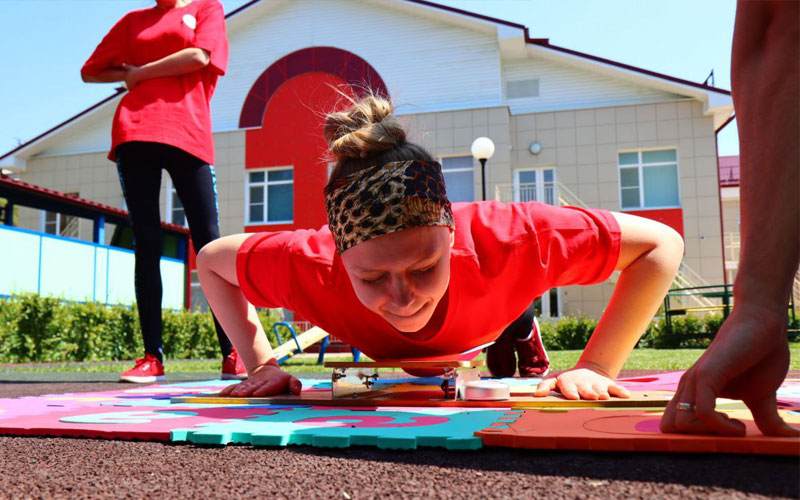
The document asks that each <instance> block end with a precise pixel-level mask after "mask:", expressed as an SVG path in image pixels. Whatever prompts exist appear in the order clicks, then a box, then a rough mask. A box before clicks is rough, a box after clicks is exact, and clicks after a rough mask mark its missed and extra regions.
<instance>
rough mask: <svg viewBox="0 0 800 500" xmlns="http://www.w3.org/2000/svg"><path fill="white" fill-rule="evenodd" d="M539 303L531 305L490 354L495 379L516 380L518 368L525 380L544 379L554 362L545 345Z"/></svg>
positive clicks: (494, 345)
mask: <svg viewBox="0 0 800 500" xmlns="http://www.w3.org/2000/svg"><path fill="white" fill-rule="evenodd" d="M535 303H536V301H533V302H531V305H530V306H528V308H527V309H526V310H525V311H524V312H523V313H522V314H521V315H520V316H519V317H518V318H517V319H515V320H514V321H513V322H512V323H511V324H510V325H508V326H507V327H506V329H505V330H503V333H502V334H501V335H500V337H498V339H497V340H496V341H495V343H494V344H492V345H491V346H489V348H488V349H487V350H486V364H487V365H488V367H489V371H490V372H492V376H494V377H498V378H504V377H513V376H514V372H516V371H517V365H518V366H519V372H520V373H519V374H520V376H521V377H532V376H543V375H544V374H546V373H547V371H548V370H549V367H550V360H549V359H548V358H547V353H546V352H545V350H544V345H543V344H542V341H541V335H540V331H539V325H538V323H537V322H536V307H535ZM515 351H516V352H517V354H518V357H519V361H517V356H516V355H515V354H514V352H515Z"/></svg>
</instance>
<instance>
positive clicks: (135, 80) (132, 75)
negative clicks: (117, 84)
mask: <svg viewBox="0 0 800 500" xmlns="http://www.w3.org/2000/svg"><path fill="white" fill-rule="evenodd" d="M122 69H123V70H124V71H125V87H127V88H128V90H133V88H134V87H136V86H137V85H139V82H141V81H142V78H141V68H139V66H134V65H133V64H128V63H122Z"/></svg>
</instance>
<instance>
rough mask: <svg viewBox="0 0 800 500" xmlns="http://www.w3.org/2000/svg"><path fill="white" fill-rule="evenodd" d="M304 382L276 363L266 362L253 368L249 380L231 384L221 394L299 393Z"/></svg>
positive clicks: (240, 395)
mask: <svg viewBox="0 0 800 500" xmlns="http://www.w3.org/2000/svg"><path fill="white" fill-rule="evenodd" d="M302 388H303V384H302V383H301V382H300V381H299V380H297V378H295V377H294V376H293V375H291V374H289V373H286V372H285V371H283V370H281V369H280V368H279V367H278V366H277V365H275V364H264V365H261V366H260V367H258V368H256V369H255V370H253V373H252V374H251V375H250V377H249V378H248V379H247V380H243V381H242V382H241V383H239V384H234V385H229V386H228V387H226V388H225V389H223V390H222V391H221V392H220V396H234V397H248V396H252V397H266V396H274V395H276V394H294V395H299V394H300V390H301V389H302Z"/></svg>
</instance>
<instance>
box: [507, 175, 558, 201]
mask: <svg viewBox="0 0 800 500" xmlns="http://www.w3.org/2000/svg"><path fill="white" fill-rule="evenodd" d="M514 201H539V202H542V203H548V204H550V205H558V196H557V193H556V171H555V169H553V168H524V169H523V168H521V169H517V170H514Z"/></svg>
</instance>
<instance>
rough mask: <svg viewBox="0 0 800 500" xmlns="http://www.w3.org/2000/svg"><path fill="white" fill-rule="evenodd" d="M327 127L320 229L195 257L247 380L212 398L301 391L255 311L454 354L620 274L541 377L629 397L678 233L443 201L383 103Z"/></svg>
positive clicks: (419, 354) (359, 344)
mask: <svg viewBox="0 0 800 500" xmlns="http://www.w3.org/2000/svg"><path fill="white" fill-rule="evenodd" d="M324 131H325V132H324V133H325V138H326V140H327V142H328V144H329V145H330V149H331V152H332V154H333V156H334V157H335V158H336V160H337V162H336V166H335V168H334V170H333V172H332V173H331V180H330V181H329V183H328V185H327V187H326V188H325V201H326V206H327V212H328V227H323V228H321V229H319V230H309V229H303V230H296V231H281V232H271V233H269V232H268V233H255V234H241V235H232V236H227V237H225V238H221V239H219V240H217V241H214V242H212V243H211V244H209V245H207V246H206V247H205V248H203V250H202V251H201V252H200V253H199V255H198V273H199V275H200V281H201V284H202V286H203V289H204V290H205V293H206V297H207V298H208V301H209V304H210V305H211V308H212V309H213V310H214V312H215V313H216V314H217V315H218V316H219V318H220V321H221V323H222V324H223V326H225V329H226V331H227V332H229V333H230V334H231V338H232V339H233V342H234V344H236V346H237V348H238V349H239V351H240V353H241V356H242V359H243V361H244V363H245V366H247V369H248V373H249V375H250V378H249V379H248V380H246V381H245V382H242V383H241V384H238V385H234V386H229V387H227V388H225V389H224V390H223V391H222V394H224V395H232V396H249V395H253V396H267V395H271V394H277V393H280V392H285V391H290V392H293V393H299V391H300V389H301V387H300V381H299V380H298V379H296V378H295V377H293V376H291V375H290V374H288V373H285V372H283V371H282V370H281V369H280V367H279V366H278V363H277V362H276V360H275V357H274V356H273V353H272V348H271V346H270V345H269V342H268V341H267V338H266V336H265V335H264V331H263V328H262V327H261V324H260V323H259V321H258V317H257V315H256V311H255V308H254V305H256V306H262V307H286V308H288V309H292V310H294V311H296V312H298V313H300V314H302V315H303V317H305V318H308V319H309V320H310V321H311V322H312V323H314V324H316V325H318V326H319V327H321V328H322V329H324V330H326V331H328V332H329V333H331V334H332V335H335V336H336V337H337V338H340V339H342V340H343V341H345V342H347V343H348V344H350V345H352V346H353V347H356V348H358V349H360V350H361V351H362V352H363V353H365V354H366V355H368V356H369V357H371V358H373V359H375V360H420V359H429V360H430V359H436V358H438V359H454V358H461V359H464V358H465V357H474V356H476V355H477V354H478V352H480V349H481V348H482V347H484V346H486V345H487V344H489V343H491V342H493V341H495V340H496V339H497V338H498V337H499V336H500V335H501V333H502V332H503V331H504V329H506V328H508V327H509V325H511V324H512V323H513V322H515V320H517V319H518V318H520V316H521V315H522V313H523V312H524V311H525V310H526V309H528V308H529V307H530V304H531V302H532V301H533V299H534V298H535V297H538V296H540V295H541V294H542V293H543V292H545V291H546V290H548V289H550V288H552V287H556V286H568V285H591V284H597V283H601V282H603V281H605V280H606V279H607V278H608V277H609V276H610V275H611V273H612V272H613V271H615V270H619V271H621V273H620V276H619V279H618V280H617V283H616V288H615V291H614V295H613V297H612V298H611V301H610V302H609V304H608V306H607V308H606V310H605V313H604V314H603V316H602V318H601V319H600V321H599V323H598V325H597V328H596V330H595V332H594V334H593V335H592V338H591V340H590V341H589V343H588V345H587V346H586V349H585V350H584V351H583V354H582V356H581V358H580V360H579V362H578V363H577V364H576V366H575V367H574V368H572V369H570V370H566V371H564V372H562V373H560V374H559V375H558V376H557V377H550V378H546V379H544V380H543V381H542V382H541V383H540V384H539V387H538V388H537V395H546V394H548V393H549V391H550V390H554V389H555V390H559V391H561V392H562V393H563V394H564V395H565V396H566V397H567V398H570V399H578V398H585V399H607V398H609V397H610V396H620V397H626V396H627V395H628V392H627V391H626V390H625V389H624V388H623V387H622V386H620V385H619V384H617V383H616V382H615V381H614V379H615V378H616V376H617V374H618V373H619V371H620V369H621V368H622V365H623V364H624V362H625V359H626V358H627V357H628V355H629V354H630V352H631V350H632V349H633V348H634V346H635V345H636V343H637V342H638V340H639V338H640V337H641V335H642V333H643V332H644V331H645V328H646V327H647V325H648V324H649V323H650V321H651V320H652V319H653V316H654V315H655V313H656V311H657V310H658V307H659V306H660V304H661V301H662V300H663V298H664V295H665V294H666V292H667V290H668V289H669V286H670V284H671V283H672V279H673V278H674V276H675V273H676V272H677V269H678V266H679V265H680V262H681V259H682V257H683V240H682V238H681V236H680V235H679V234H678V233H677V232H675V231H674V230H672V229H670V228H669V227H667V226H665V225H663V224H660V223H658V222H655V221H652V220H649V219H643V218H640V217H635V216H632V215H627V214H620V213H612V212H608V211H605V210H584V209H581V208H577V207H557V206H552V205H546V204H542V203H536V202H528V203H500V202H496V201H488V202H487V201H484V202H474V203H456V204H453V205H451V204H450V202H449V201H448V200H447V194H446V190H445V185H444V178H443V175H442V171H441V166H440V165H439V164H438V163H436V162H435V161H433V158H432V156H431V155H430V153H428V152H427V151H425V150H424V149H423V148H421V147H420V146H418V145H416V144H413V143H410V142H408V141H406V133H405V130H404V129H403V128H402V126H401V125H400V124H399V123H398V121H397V119H396V118H395V117H394V115H393V112H392V106H391V103H389V102H388V101H387V100H386V99H384V98H381V97H377V96H367V97H365V98H363V99H361V100H360V101H357V102H354V103H353V105H352V107H351V108H350V109H348V110H346V111H343V112H340V113H333V114H331V115H328V118H327V120H326V123H325V129H324Z"/></svg>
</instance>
